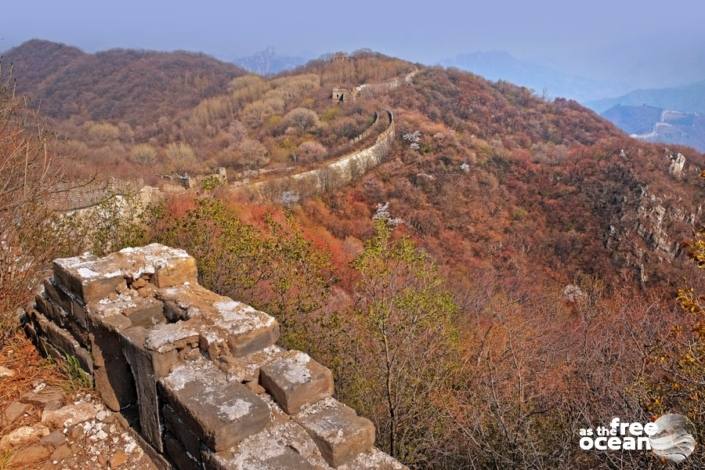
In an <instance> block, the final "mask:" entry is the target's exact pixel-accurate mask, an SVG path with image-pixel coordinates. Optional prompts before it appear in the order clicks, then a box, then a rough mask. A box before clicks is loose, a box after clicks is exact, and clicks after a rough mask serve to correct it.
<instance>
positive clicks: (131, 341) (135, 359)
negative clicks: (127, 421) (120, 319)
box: [120, 326, 164, 452]
mask: <svg viewBox="0 0 705 470" xmlns="http://www.w3.org/2000/svg"><path fill="white" fill-rule="evenodd" d="M146 336H147V331H146V330H145V329H144V328H142V327H139V326H137V327H132V328H127V329H126V330H123V331H122V332H121V333H120V339H121V344H122V350H123V352H124V354H125V359H127V363H128V364H129V365H130V369H131V371H132V376H133V377H134V380H135V388H136V389H137V403H138V408H139V415H140V429H141V433H142V436H144V438H145V440H146V441H147V442H149V444H151V445H152V447H154V448H155V449H157V450H158V451H159V452H163V451H164V446H163V443H162V438H161V422H160V417H159V401H158V397H157V386H156V384H157V376H156V374H155V371H154V363H153V360H152V353H151V352H150V351H147V350H146V349H145V347H144V342H145V338H146Z"/></svg>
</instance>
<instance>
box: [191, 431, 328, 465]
mask: <svg viewBox="0 0 705 470" xmlns="http://www.w3.org/2000/svg"><path fill="white" fill-rule="evenodd" d="M203 462H204V464H205V467H206V468H207V469H212V470H231V469H240V468H253V469H254V468H257V469H260V468H261V469H272V470H288V469H294V470H309V469H322V468H328V465H326V463H325V461H324V460H323V459H322V457H321V455H320V452H319V451H318V448H317V447H316V445H315V444H314V443H313V441H312V440H311V438H310V437H309V436H308V434H307V433H306V431H305V430H304V429H303V428H302V427H301V426H299V425H298V424H296V423H294V422H293V421H291V420H287V421H284V422H280V423H273V424H270V425H269V426H267V427H266V428H265V429H263V430H262V431H260V432H258V433H257V434H253V435H252V436H250V437H248V438H246V439H245V440H243V441H242V442H240V443H239V444H237V445H236V446H234V447H233V448H231V449H228V450H225V451H221V452H211V451H206V452H204V454H203Z"/></svg>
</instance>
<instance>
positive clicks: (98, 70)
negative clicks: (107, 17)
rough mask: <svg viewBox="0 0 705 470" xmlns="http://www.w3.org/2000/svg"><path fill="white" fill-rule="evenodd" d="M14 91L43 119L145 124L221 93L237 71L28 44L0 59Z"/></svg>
mask: <svg viewBox="0 0 705 470" xmlns="http://www.w3.org/2000/svg"><path fill="white" fill-rule="evenodd" d="M3 62H4V63H5V64H6V65H10V66H12V68H13V77H14V79H15V80H16V81H17V91H18V92H20V93H24V94H27V95H29V96H30V97H31V98H32V100H33V101H34V102H35V105H36V106H39V107H40V108H41V109H42V112H43V113H44V114H46V115H47V116H50V117H53V118H58V119H69V118H71V119H72V120H73V121H75V122H79V123H82V122H85V121H87V120H107V121H124V122H126V123H129V124H133V125H134V124H144V123H147V122H150V121H154V120H158V119H159V118H161V117H168V116H173V115H174V114H175V113H178V112H179V111H182V110H184V109H188V108H191V107H193V106H195V105H196V104H198V102H199V101H200V100H202V99H204V98H206V97H208V96H211V95H213V94H215V93H217V92H218V91H220V90H222V89H223V88H224V87H225V85H226V84H227V83H228V82H229V81H230V80H231V79H232V78H234V77H236V76H238V75H242V74H243V73H244V72H243V71H242V69H240V68H238V67H236V66H234V65H232V64H226V63H224V62H220V61H218V60H216V59H213V58H211V57H208V56H206V55H203V54H193V53H188V52H154V51H137V50H123V49H114V50H109V51H105V52H99V53H97V54H87V53H84V52H82V51H80V50H79V49H76V48H75V47H70V46H66V45H63V44H57V43H52V42H49V41H42V40H32V41H28V42H26V43H24V44H22V45H20V46H18V47H16V48H14V49H11V50H9V51H6V52H5V53H4V54H3Z"/></svg>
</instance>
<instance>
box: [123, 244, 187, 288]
mask: <svg viewBox="0 0 705 470" xmlns="http://www.w3.org/2000/svg"><path fill="white" fill-rule="evenodd" d="M116 255H118V256H122V257H125V258H127V259H128V260H130V263H131V266H132V267H131V269H129V270H125V274H126V276H127V277H129V278H130V279H133V280H136V279H139V278H140V277H142V275H143V274H149V275H151V276H152V278H151V281H152V282H153V283H154V284H155V285H156V286H157V287H170V286H176V285H180V284H184V283H193V284H196V283H197V282H198V271H197V269H196V260H194V259H193V258H192V257H191V256H189V254H188V253H186V252H185V251H184V250H180V249H176V248H170V247H168V246H164V245H161V244H159V243H152V244H150V245H147V246H144V247H141V248H125V249H122V250H120V251H119V252H118V253H116Z"/></svg>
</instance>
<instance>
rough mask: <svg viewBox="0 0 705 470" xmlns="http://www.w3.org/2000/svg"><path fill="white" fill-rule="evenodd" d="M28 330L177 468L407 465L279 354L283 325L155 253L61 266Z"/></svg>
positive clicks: (321, 370)
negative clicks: (75, 367)
mask: <svg viewBox="0 0 705 470" xmlns="http://www.w3.org/2000/svg"><path fill="white" fill-rule="evenodd" d="M43 287H44V288H43V290H42V292H41V293H40V294H39V295H38V296H37V298H36V301H35V303H34V304H33V306H32V308H31V309H30V311H29V312H28V316H29V323H28V324H27V325H26V328H27V330H28V331H29V333H30V334H31V335H32V336H33V337H34V340H35V341H36V342H38V343H39V344H41V345H42V349H44V350H45V351H49V352H50V353H52V354H55V355H57V356H60V357H65V356H66V355H71V356H74V357H76V358H77V359H78V361H79V363H80V364H81V366H82V367H83V368H84V370H86V371H87V372H88V373H90V374H91V376H92V378H93V382H94V385H95V388H96V390H97V392H98V393H99V394H100V396H101V397H102V399H103V401H104V402H105V404H106V406H108V407H109V408H110V409H112V410H113V411H120V412H122V413H123V414H124V415H126V416H130V415H134V416H135V419H134V422H133V426H134V427H135V429H137V430H139V433H140V434H141V436H142V437H143V438H144V440H145V441H146V442H147V443H148V444H149V445H150V446H151V447H152V448H153V449H154V450H155V451H156V452H158V453H159V454H161V455H162V456H163V457H165V458H166V460H167V461H168V462H170V463H171V464H173V465H174V466H175V467H176V468H178V469H187V468H188V469H191V468H193V469H203V468H205V469H218V470H225V469H245V468H248V469H249V468H258V469H260V468H261V469H269V468H271V469H287V468H293V469H331V468H338V469H403V468H404V466H403V465H401V464H400V463H399V462H397V461H396V460H394V459H393V458H391V457H390V456H388V455H387V454H385V453H383V452H381V451H379V450H378V449H376V448H375V447H374V439H375V428H374V426H373V424H372V422H370V421H369V420H368V419H366V418H363V417H360V416H358V415H357V413H356V412H355V411H354V410H353V409H352V408H350V407H348V406H346V405H344V404H343V403H341V402H339V401H337V400H336V399H335V398H333V393H334V387H333V375H332V373H331V371H330V370H329V369H327V368H326V367H324V366H323V365H321V364H319V363H318V362H316V361H315V360H314V359H312V358H311V357H310V356H309V355H308V354H306V353H304V352H301V351H287V350H285V349H283V348H282V347H280V346H277V345H276V342H277V339H278V338H279V325H278V323H277V321H276V320H275V319H274V318H273V317H271V316H270V315H267V314H266V313H264V312H260V311H258V310H255V309H254V308H252V307H250V306H249V305H246V304H243V303H241V302H237V301H235V300H232V299H230V298H228V297H223V296H220V295H218V294H216V293H214V292H211V291H209V290H207V289H205V288H204V287H201V286H200V285H199V284H198V279H197V271H196V262H195V261H194V259H193V258H192V257H190V256H189V255H188V254H187V253H186V252H184V251H183V250H177V249H173V248H169V247H166V246H163V245H159V244H152V245H148V246H145V247H142V248H126V249H124V250H121V251H119V252H117V253H113V254H111V255H108V256H106V257H103V258H98V257H95V256H93V255H90V254H86V255H82V256H78V257H74V258H65V259H57V260H55V261H54V264H53V275H52V276H51V277H50V278H49V279H47V280H45V281H44V285H43Z"/></svg>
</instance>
